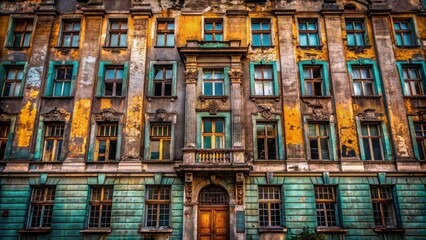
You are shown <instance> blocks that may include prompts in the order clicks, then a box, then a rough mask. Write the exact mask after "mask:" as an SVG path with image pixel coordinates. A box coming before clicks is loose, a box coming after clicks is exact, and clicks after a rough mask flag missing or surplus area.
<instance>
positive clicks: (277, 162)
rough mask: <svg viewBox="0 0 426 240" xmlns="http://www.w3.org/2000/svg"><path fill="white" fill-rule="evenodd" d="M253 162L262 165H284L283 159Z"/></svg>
mask: <svg viewBox="0 0 426 240" xmlns="http://www.w3.org/2000/svg"><path fill="white" fill-rule="evenodd" d="M253 162H255V163H262V164H283V159H267V160H263V159H255V160H254V161H253Z"/></svg>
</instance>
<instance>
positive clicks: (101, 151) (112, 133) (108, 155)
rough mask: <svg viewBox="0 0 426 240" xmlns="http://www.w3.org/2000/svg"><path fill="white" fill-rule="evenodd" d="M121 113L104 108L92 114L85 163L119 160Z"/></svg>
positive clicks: (121, 126) (121, 128) (121, 129)
mask: <svg viewBox="0 0 426 240" xmlns="http://www.w3.org/2000/svg"><path fill="white" fill-rule="evenodd" d="M122 133H123V113H120V112H117V111H115V110H114V109H112V108H105V109H103V110H102V111H101V112H99V113H96V114H93V116H92V123H91V129H90V145H89V154H88V156H87V161H89V162H93V161H95V162H114V161H119V160H120V159H121V142H122Z"/></svg>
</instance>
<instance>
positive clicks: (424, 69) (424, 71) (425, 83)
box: [396, 60, 426, 96]
mask: <svg viewBox="0 0 426 240" xmlns="http://www.w3.org/2000/svg"><path fill="white" fill-rule="evenodd" d="M405 66H419V67H420V74H421V77H422V87H423V96H425V95H426V61H421V60H413V61H410V62H409V61H396V67H397V68H398V75H399V80H400V82H401V87H402V94H404V96H412V95H407V94H406V91H405V79H404V75H403V73H402V68H403V67H405Z"/></svg>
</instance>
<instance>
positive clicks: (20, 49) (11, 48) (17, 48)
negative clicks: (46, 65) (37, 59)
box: [5, 46, 30, 51]
mask: <svg viewBox="0 0 426 240" xmlns="http://www.w3.org/2000/svg"><path fill="white" fill-rule="evenodd" d="M5 48H7V49H9V50H15V51H22V50H27V49H29V48H30V46H27V47H14V46H5Z"/></svg>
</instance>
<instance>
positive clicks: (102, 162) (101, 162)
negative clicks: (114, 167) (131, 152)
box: [86, 161, 120, 164]
mask: <svg viewBox="0 0 426 240" xmlns="http://www.w3.org/2000/svg"><path fill="white" fill-rule="evenodd" d="M118 163H120V161H86V164H118Z"/></svg>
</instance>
